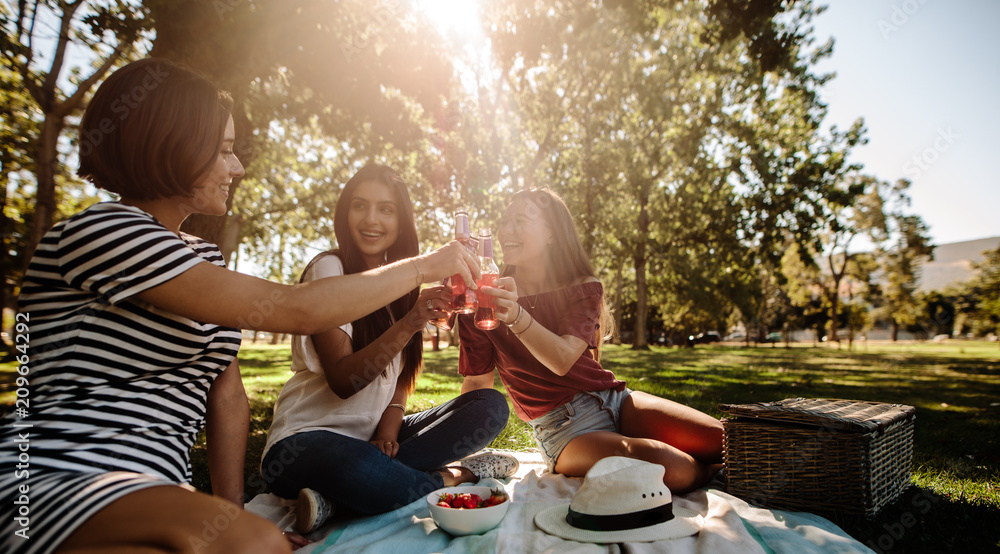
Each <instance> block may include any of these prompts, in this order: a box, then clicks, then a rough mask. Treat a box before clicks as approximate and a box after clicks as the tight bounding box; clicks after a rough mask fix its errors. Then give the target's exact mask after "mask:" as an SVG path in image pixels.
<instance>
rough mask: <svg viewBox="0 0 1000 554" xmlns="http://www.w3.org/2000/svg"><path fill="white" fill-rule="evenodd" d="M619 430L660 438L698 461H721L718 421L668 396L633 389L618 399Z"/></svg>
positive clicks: (637, 435)
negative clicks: (623, 397)
mask: <svg viewBox="0 0 1000 554" xmlns="http://www.w3.org/2000/svg"><path fill="white" fill-rule="evenodd" d="M621 431H622V434H623V435H625V436H628V437H643V438H648V439H656V440H658V441H660V442H664V443H666V444H669V445H670V446H673V447H674V448H677V449H678V450H681V451H682V452H686V453H687V454H689V455H691V457H693V458H694V459H696V460H698V461H700V462H702V463H706V464H719V463H722V438H723V428H722V422H721V421H719V420H718V419H716V418H714V417H712V416H710V415H708V414H706V413H703V412H699V411H698V410H696V409H694V408H691V407H690V406H685V405H683V404H679V403H677V402H674V401H672V400H667V399H665V398H660V397H658V396H653V395H652V394H648V393H645V392H641V391H633V392H632V394H630V395H629V396H628V398H626V399H625V401H624V402H623V403H622V412H621Z"/></svg>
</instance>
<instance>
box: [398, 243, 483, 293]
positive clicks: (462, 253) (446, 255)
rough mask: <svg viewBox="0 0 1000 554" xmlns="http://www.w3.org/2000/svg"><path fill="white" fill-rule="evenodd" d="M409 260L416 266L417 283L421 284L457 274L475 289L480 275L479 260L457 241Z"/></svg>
mask: <svg viewBox="0 0 1000 554" xmlns="http://www.w3.org/2000/svg"><path fill="white" fill-rule="evenodd" d="M410 259H411V260H413V261H414V263H415V264H416V265H417V271H419V276H418V281H420V282H421V283H429V282H432V281H441V280H442V279H444V278H445V277H451V276H452V275H456V274H457V275H461V276H462V279H464V280H465V282H466V283H469V287H471V288H475V284H474V283H475V282H476V279H478V278H479V277H480V276H481V275H482V274H481V273H480V271H479V258H477V257H476V256H475V254H473V253H471V252H469V249H468V248H467V247H466V246H465V245H463V244H462V243H460V242H458V241H457V240H453V241H451V242H449V243H448V244H446V245H444V246H442V247H441V248H438V249H437V250H435V251H433V252H431V253H430V254H424V255H423V256H417V257H415V258H410ZM418 284H419V283H418Z"/></svg>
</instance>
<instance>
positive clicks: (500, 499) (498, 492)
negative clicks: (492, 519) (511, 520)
mask: <svg viewBox="0 0 1000 554" xmlns="http://www.w3.org/2000/svg"><path fill="white" fill-rule="evenodd" d="M505 500H507V493H506V492H504V490H503V489H491V490H490V498H489V503H490V504H489V505H490V506H496V505H497V504H503V503H504V501H505Z"/></svg>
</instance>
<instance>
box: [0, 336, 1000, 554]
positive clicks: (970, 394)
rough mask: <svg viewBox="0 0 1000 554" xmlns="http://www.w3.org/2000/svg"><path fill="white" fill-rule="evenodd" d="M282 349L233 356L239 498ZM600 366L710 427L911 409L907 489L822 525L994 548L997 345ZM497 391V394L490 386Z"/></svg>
mask: <svg viewBox="0 0 1000 554" xmlns="http://www.w3.org/2000/svg"><path fill="white" fill-rule="evenodd" d="M288 362H289V349H288V347H287V345H284V346H282V345H279V346H258V345H254V346H247V347H244V349H243V350H242V351H241V353H240V363H241V366H242V369H243V375H244V383H245V385H246V389H247V393H248V395H249V397H250V403H251V413H252V415H251V417H252V422H251V431H250V439H249V446H248V451H247V465H246V477H247V493H248V494H255V493H257V492H261V490H262V489H261V486H260V480H259V478H255V477H254V474H255V472H256V469H257V467H258V465H259V462H260V452H261V449H262V448H263V446H264V441H265V438H266V436H265V435H266V432H267V429H268V426H269V425H270V420H271V409H272V406H273V403H274V400H275V399H276V398H277V394H278V392H279V391H280V390H281V385H282V384H283V383H284V380H285V379H286V378H287V368H288ZM425 362H426V367H425V371H424V373H423V374H422V376H421V377H420V379H419V381H418V383H417V391H416V393H415V394H414V395H413V396H412V397H411V399H410V402H409V406H408V408H409V410H410V411H419V410H423V409H426V408H429V407H431V406H434V405H437V404H440V403H442V402H445V401H447V400H448V399H450V398H453V397H454V396H456V395H457V394H458V392H459V390H460V387H461V378H460V377H459V376H458V374H457V367H458V351H457V349H454V348H449V349H445V350H443V351H440V352H427V353H426V355H425ZM602 362H603V363H604V364H605V366H606V367H608V368H609V369H611V370H613V371H614V372H615V373H616V374H617V375H618V376H619V377H621V378H623V379H625V380H626V381H628V383H629V386H630V387H631V388H633V389H635V390H642V391H646V392H649V393H652V394H656V395H659V396H662V397H665V398H670V399H672V400H676V401H678V402H682V403H684V404H688V405H690V406H693V407H695V408H697V409H699V410H702V411H704V412H707V413H709V414H712V415H714V416H717V417H722V416H723V415H724V413H723V412H721V411H720V410H719V409H718V405H719V404H722V403H729V404H743V403H748V402H763V401H771V400H780V399H783V398H790V397H798V396H802V397H812V398H846V399H852V400H871V401H877V402H892V403H900V404H908V405H912V406H916V408H917V419H916V421H915V425H914V455H913V478H912V486H911V487H910V488H909V489H908V490H907V492H906V493H904V494H903V495H902V496H901V497H900V498H899V499H897V500H896V501H895V502H894V503H892V504H891V505H889V506H887V507H886V508H884V509H883V510H882V511H881V512H880V513H879V514H878V516H876V517H875V518H873V519H870V520H869V519H865V518H863V517H855V516H842V515H831V516H829V517H830V519H831V520H833V521H834V523H836V524H838V525H840V526H841V527H842V528H843V529H844V530H845V531H847V532H848V533H849V534H850V535H852V536H853V537H855V538H857V539H858V540H860V541H861V542H862V543H865V544H867V545H869V546H870V547H872V548H873V549H875V550H876V551H881V552H889V551H892V552H907V553H909V552H953V551H968V552H981V551H984V550H995V549H997V548H998V547H1000V349H998V348H997V344H996V343H986V342H955V343H913V344H896V345H894V344H870V345H867V346H863V345H855V348H854V349H853V350H848V349H847V348H843V349H836V348H835V347H822V348H815V347H812V346H811V345H793V348H790V349H786V348H783V347H781V346H778V347H770V346H765V347H760V348H744V347H730V346H710V347H701V346H699V347H698V348H696V349H674V348H669V349H663V348H654V349H652V350H649V351H633V350H630V349H628V348H627V347H614V346H609V347H606V348H605V350H604V353H603V357H602ZM14 376H15V374H14V366H13V365H10V364H8V365H0V391H2V392H0V402H3V403H6V404H11V403H13V401H14V396H13V394H14V391H13V389H12V387H11V384H12V382H13V378H14ZM497 388H498V390H500V391H501V392H503V388H502V386H500V383H499V380H497ZM493 446H494V447H496V448H507V449H514V450H525V449H529V448H533V447H534V440H533V439H532V437H531V431H530V428H529V427H528V426H527V425H526V424H524V423H523V422H521V421H519V420H517V419H516V418H515V417H514V416H513V415H512V416H511V420H510V423H509V424H508V426H507V429H506V430H505V431H504V432H503V434H502V435H501V436H500V437H498V438H497V440H496V441H495V442H494V444H493ZM192 458H193V464H194V472H195V486H197V487H198V488H199V489H201V490H206V491H207V490H210V488H209V484H208V479H207V470H206V466H205V452H204V443H203V442H199V444H198V445H197V446H196V447H195V451H194V452H193V455H192Z"/></svg>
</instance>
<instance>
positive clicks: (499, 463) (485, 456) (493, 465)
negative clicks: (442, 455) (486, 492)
mask: <svg viewBox="0 0 1000 554" xmlns="http://www.w3.org/2000/svg"><path fill="white" fill-rule="evenodd" d="M455 463H456V464H458V465H460V466H462V467H464V468H466V469H468V470H469V471H471V472H472V473H473V474H475V476H476V478H477V479H505V478H507V477H511V476H513V475H514V474H515V473H517V468H518V467H520V465H521V464H520V463H519V462H518V461H517V458H515V457H514V456H511V455H510V454H504V453H502V452H483V453H481V454H473V455H472V456H469V457H467V458H462V459H461V460H459V461H457V462H455Z"/></svg>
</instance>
